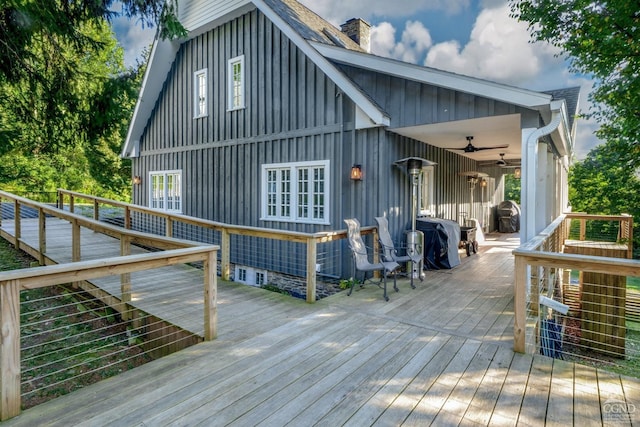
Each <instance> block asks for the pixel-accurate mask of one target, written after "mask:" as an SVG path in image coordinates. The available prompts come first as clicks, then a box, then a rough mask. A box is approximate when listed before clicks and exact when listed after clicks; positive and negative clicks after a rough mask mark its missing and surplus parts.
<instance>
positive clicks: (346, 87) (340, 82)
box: [253, 0, 391, 127]
mask: <svg viewBox="0 0 640 427" xmlns="http://www.w3.org/2000/svg"><path fill="white" fill-rule="evenodd" d="M253 3H254V4H255V5H256V6H257V7H258V9H260V10H261V11H262V13H264V14H265V16H266V17H267V18H269V20H271V22H273V23H274V24H275V25H276V26H277V27H278V28H279V29H280V30H281V31H282V32H283V33H284V34H285V35H286V36H287V37H288V38H289V40H291V41H292V42H293V43H294V44H295V45H296V46H297V47H298V48H299V49H300V50H301V51H302V52H303V53H304V54H305V55H306V56H307V57H308V58H309V59H311V61H312V62H313V63H314V64H316V65H317V66H318V68H320V69H321V70H322V71H323V72H324V73H325V74H326V75H327V76H329V78H330V79H331V80H332V81H333V82H334V83H335V84H336V86H338V87H339V88H340V89H341V90H342V91H343V92H344V94H345V95H347V96H348V97H349V98H351V100H352V101H353V102H355V104H356V105H357V106H358V107H359V108H360V109H361V110H362V111H363V112H364V113H365V114H366V115H367V116H369V118H370V119H371V121H372V124H371V126H368V127H377V126H389V125H390V124H391V119H390V118H389V116H388V115H387V114H386V113H385V112H383V111H382V110H381V109H380V108H379V107H378V106H377V105H375V104H374V103H373V102H372V101H371V100H370V99H369V98H368V97H367V96H365V94H363V93H362V91H361V90H360V89H359V88H358V87H356V86H355V85H354V84H353V82H352V81H351V80H349V79H348V78H347V77H346V76H345V75H344V74H343V73H342V72H341V71H340V70H338V69H337V68H336V67H335V66H334V65H333V64H332V63H331V62H330V61H329V60H327V58H325V57H324V56H323V55H322V54H321V53H319V52H318V50H316V48H314V46H315V45H316V44H321V43H312V42H309V41H307V40H306V39H305V38H303V37H302V36H301V35H300V34H298V33H297V32H296V31H295V30H294V29H293V28H291V27H290V26H289V24H288V23H287V22H285V21H284V20H283V19H282V18H280V16H279V15H278V14H277V13H275V12H274V11H273V10H272V9H271V8H270V7H269V6H268V5H266V4H265V3H264V2H263V1H262V0H253ZM312 44H313V46H312ZM362 124H363V123H361V125H362Z"/></svg>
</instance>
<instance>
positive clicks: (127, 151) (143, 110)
mask: <svg viewBox="0 0 640 427" xmlns="http://www.w3.org/2000/svg"><path fill="white" fill-rule="evenodd" d="M179 49H180V42H179V41H169V40H161V39H158V38H157V37H156V39H155V40H154V42H153V46H152V47H151V55H150V56H149V62H148V63H147V70H146V71H145V73H144V78H143V79H142V86H141V87H140V94H139V95H138V101H137V102H136V107H135V109H134V110H133V117H132V119H131V123H129V130H128V131H127V138H126V140H125V144H124V147H123V148H122V153H121V154H120V155H121V156H122V157H124V158H127V157H129V158H130V157H138V156H139V155H140V150H135V152H134V150H133V145H134V144H139V142H140V137H141V136H142V134H143V133H144V130H145V128H146V127H147V123H148V121H149V118H150V117H151V112H152V111H153V107H154V106H155V104H156V101H157V99H158V97H159V96H160V93H161V92H162V86H163V85H164V81H165V79H166V77H167V74H168V73H169V70H170V69H171V64H172V63H173V60H174V58H175V56H176V54H177V53H178V50H179Z"/></svg>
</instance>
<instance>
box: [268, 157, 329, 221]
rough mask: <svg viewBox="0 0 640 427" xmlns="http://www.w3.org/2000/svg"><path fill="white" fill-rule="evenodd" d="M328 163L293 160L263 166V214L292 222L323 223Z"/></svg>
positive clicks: (325, 206)
mask: <svg viewBox="0 0 640 427" xmlns="http://www.w3.org/2000/svg"><path fill="white" fill-rule="evenodd" d="M307 163H311V162H307ZM327 166H328V164H324V165H318V164H309V165H306V164H305V165H302V164H293V163H292V164H291V166H283V165H274V167H273V168H268V167H265V168H264V179H265V187H264V191H265V197H264V206H263V209H264V210H263V214H264V215H265V217H266V218H269V219H275V220H284V221H292V222H310V223H318V222H319V223H325V222H326V220H327V212H328V210H327V206H328V203H329V199H328V197H327V194H326V188H327V176H326V174H327ZM293 174H295V175H293Z"/></svg>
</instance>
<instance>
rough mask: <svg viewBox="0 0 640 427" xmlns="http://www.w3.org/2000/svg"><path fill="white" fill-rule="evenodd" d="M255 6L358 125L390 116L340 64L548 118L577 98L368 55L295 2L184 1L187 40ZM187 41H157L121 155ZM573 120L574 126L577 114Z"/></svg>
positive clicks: (130, 148) (127, 152) (381, 122)
mask: <svg viewBox="0 0 640 427" xmlns="http://www.w3.org/2000/svg"><path fill="white" fill-rule="evenodd" d="M255 8H257V9H259V10H260V11H261V12H262V13H263V14H264V15H265V16H266V17H267V18H268V19H269V20H270V21H271V22H273V23H274V25H276V26H277V27H278V28H279V29H280V30H281V31H282V32H283V34H284V35H286V36H287V37H288V38H289V39H290V40H291V41H292V42H293V43H294V44H295V45H296V46H297V47H298V48H299V49H300V50H301V51H302V52H303V53H304V54H305V55H306V56H307V57H309V59H310V60H311V61H313V62H314V63H315V64H316V66H318V68H320V69H321V70H322V71H323V72H324V73H325V74H327V76H328V77H329V78H330V79H331V80H332V81H333V82H334V83H335V84H336V85H337V86H338V87H339V88H340V89H341V90H342V91H343V92H344V93H345V95H346V96H348V97H349V98H350V99H351V100H353V102H354V103H355V104H356V106H357V107H358V108H357V110H358V111H357V117H358V123H359V124H358V126H359V127H371V126H388V125H389V124H390V118H389V115H388V114H387V113H386V112H385V111H384V110H383V109H382V108H381V107H380V106H379V105H378V104H377V103H376V102H375V101H374V100H373V99H372V98H371V97H370V96H369V95H368V94H367V93H365V92H364V91H363V90H362V89H361V88H360V87H358V86H357V85H356V84H355V83H354V82H353V81H352V80H351V79H350V78H348V77H347V76H346V75H345V74H344V73H343V72H342V71H341V70H340V69H339V68H338V65H337V64H347V65H351V66H354V67H359V68H363V69H369V70H375V71H378V72H382V73H385V74H389V75H394V76H398V77H401V78H405V79H410V80H415V81H418V82H422V83H427V84H431V85H434V86H439V87H444V88H449V89H453V90H456V91H460V92H466V93H470V94H474V95H478V96H483V97H487V98H490V99H495V100H499V101H504V102H507V103H510V104H514V105H519V106H522V107H526V108H532V109H538V110H540V111H541V113H543V116H545V115H548V113H549V111H550V108H551V102H552V101H553V100H554V99H559V98H558V97H562V96H564V98H562V99H564V100H565V101H566V102H568V103H570V102H571V99H573V98H571V96H574V92H575V91H574V90H573V89H575V88H572V89H568V90H565V92H561V91H552V92H549V93H544V92H536V91H531V90H526V89H521V88H516V87H512V86H507V85H503V84H498V83H494V82H490V81H487V80H482V79H478V78H474V77H469V76H463V75H460V74H455V73H451V72H446V71H441V70H437V69H434V68H428V67H422V66H418V65H414V64H409V63H405V62H401V61H397V60H393V59H389V58H383V57H379V56H376V55H372V54H369V53H367V52H365V51H364V50H363V49H362V48H361V47H360V46H359V45H358V44H357V43H355V42H354V41H352V40H351V39H350V38H349V37H347V36H346V35H345V34H343V33H342V32H341V31H340V30H339V29H337V28H335V27H334V26H333V25H331V24H330V23H328V22H327V21H325V20H324V19H323V18H321V17H320V16H318V15H317V14H315V13H314V12H312V11H311V10H309V9H308V8H306V7H305V6H304V5H302V4H300V3H299V2H298V1H297V0H191V1H187V0H183V1H181V3H180V13H179V19H180V21H181V22H182V24H183V25H184V26H185V28H186V29H187V31H188V32H189V38H193V37H196V36H197V35H199V34H202V33H204V32H206V31H209V30H210V29H212V28H215V27H216V26H219V25H221V24H223V23H225V22H228V21H230V20H232V19H235V18H236V17H238V16H241V15H242V14H244V13H247V12H249V11H251V10H253V9H255ZM183 41H184V40H183ZM183 41H167V40H158V39H156V40H155V42H154V46H153V49H152V53H151V56H150V59H149V64H148V66H147V72H146V74H145V78H144V80H143V84H142V88H141V91H140V95H139V98H138V103H137V104H136V108H135V111H134V115H133V118H132V121H131V124H130V126H129V132H128V134H127V139H126V141H125V145H124V148H123V150H122V156H123V157H135V156H137V154H138V153H137V151H138V150H137V147H138V142H139V140H140V138H141V136H142V134H143V132H144V129H145V128H146V125H147V122H148V120H149V118H150V117H151V114H152V112H153V108H154V106H155V103H156V101H157V99H158V97H159V95H160V92H161V90H162V86H163V84H164V81H165V80H166V78H167V74H168V73H169V71H170V69H171V65H172V63H173V61H174V59H175V55H176V54H177V52H178V50H179V48H180V45H181V43H182V42H183ZM576 105H577V101H576ZM569 107H570V108H569V111H573V108H572V107H574V105H573V104H571V105H569ZM363 119H364V120H363ZM570 120H571V122H573V114H571V117H570Z"/></svg>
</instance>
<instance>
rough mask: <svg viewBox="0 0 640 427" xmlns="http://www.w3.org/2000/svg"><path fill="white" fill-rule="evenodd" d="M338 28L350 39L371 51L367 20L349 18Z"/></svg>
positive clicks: (369, 28)
mask: <svg viewBox="0 0 640 427" xmlns="http://www.w3.org/2000/svg"><path fill="white" fill-rule="evenodd" d="M340 30H341V31H342V32H343V33H344V34H346V35H347V36H348V37H349V38H350V39H351V40H353V41H354V42H356V43H358V44H359V45H360V47H361V48H362V49H364V50H365V51H367V52H370V51H371V37H370V36H369V32H370V30H371V25H370V24H369V23H368V22H367V21H365V20H364V19H360V18H351V19H349V20H348V21H347V22H345V23H344V24H342V25H341V26H340Z"/></svg>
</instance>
